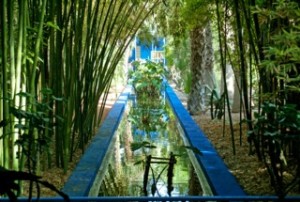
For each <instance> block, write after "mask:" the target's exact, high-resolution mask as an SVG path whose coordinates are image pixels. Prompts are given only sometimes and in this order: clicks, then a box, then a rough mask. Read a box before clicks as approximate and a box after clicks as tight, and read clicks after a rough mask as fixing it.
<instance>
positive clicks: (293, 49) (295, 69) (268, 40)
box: [215, 0, 300, 199]
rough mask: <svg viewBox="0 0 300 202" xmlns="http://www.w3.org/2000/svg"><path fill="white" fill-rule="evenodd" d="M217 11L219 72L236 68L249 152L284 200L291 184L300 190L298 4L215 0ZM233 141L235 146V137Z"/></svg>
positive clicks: (292, 2) (295, 2) (280, 1)
mask: <svg viewBox="0 0 300 202" xmlns="http://www.w3.org/2000/svg"><path fill="white" fill-rule="evenodd" d="M215 9H216V16H217V20H216V22H217V30H218V38H219V47H220V49H219V50H220V60H221V61H220V64H221V66H222V69H223V73H224V72H226V64H231V65H232V66H233V68H234V72H235V78H236V80H237V81H236V82H237V83H238V84H239V92H240V93H239V94H240V100H241V103H242V104H241V105H240V108H241V110H240V111H241V112H244V115H245V116H244V117H245V119H244V120H245V123H246V124H247V129H248V136H247V137H248V142H249V143H250V154H256V155H257V157H258V159H260V160H261V161H262V162H263V163H264V165H265V166H266V168H267V171H268V173H269V176H270V182H271V185H272V186H273V187H274V190H275V192H276V194H277V195H278V196H279V197H280V198H281V199H283V198H284V196H285V195H286V194H287V193H288V192H289V191H290V190H291V189H293V188H294V187H295V186H296V187H298V189H299V188H300V186H299V185H300V184H299V182H300V179H299V169H300V164H299V162H300V161H299V160H300V156H299V154H300V152H299V149H297V147H298V146H297V145H299V143H300V141H299V140H300V138H299V131H300V122H299V109H300V105H299V92H300V91H299V89H300V86H299V71H300V56H299V51H300V48H299V44H300V38H299V32H300V29H299V25H300V21H299V19H300V18H299V17H300V12H299V10H300V3H299V1H287V0H278V1H263V0H261V1H255V0H242V1H241V0H235V1H226V0H225V1H224V0H216V1H215ZM254 95H255V99H254ZM253 99H254V100H255V103H256V107H257V111H254V112H253V111H252V106H251V100H253ZM227 102H228V101H227ZM224 106H225V105H224ZM228 111H229V112H230V108H229V107H228ZM253 114H254V116H253ZM241 122H242V119H241ZM232 133H233V131H232ZM240 134H241V133H240ZM241 139H242V138H240V144H242V141H241ZM232 140H233V149H234V135H232ZM252 145H253V146H254V147H253V148H252ZM286 169H288V170H289V172H291V173H293V174H292V175H293V177H292V178H291V179H286V178H285V177H284V174H283V173H284V172H285V171H286Z"/></svg>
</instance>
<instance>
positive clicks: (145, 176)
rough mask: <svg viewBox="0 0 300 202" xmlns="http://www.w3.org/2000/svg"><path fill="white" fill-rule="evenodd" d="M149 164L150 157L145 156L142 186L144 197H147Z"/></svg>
mask: <svg viewBox="0 0 300 202" xmlns="http://www.w3.org/2000/svg"><path fill="white" fill-rule="evenodd" d="M150 163H151V155H149V156H147V160H146V168H145V173H144V186H143V190H144V194H145V196H147V195H148V192H147V184H148V175H149V169H150Z"/></svg>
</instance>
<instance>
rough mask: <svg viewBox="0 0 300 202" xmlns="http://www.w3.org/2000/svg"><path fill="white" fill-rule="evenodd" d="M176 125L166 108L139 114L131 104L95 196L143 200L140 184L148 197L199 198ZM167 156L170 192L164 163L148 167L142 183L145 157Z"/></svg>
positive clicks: (131, 103)
mask: <svg viewBox="0 0 300 202" xmlns="http://www.w3.org/2000/svg"><path fill="white" fill-rule="evenodd" d="M141 117H142V118H141ZM146 119H147V120H146ZM154 119H155V120H156V121H155V122H154V123H155V124H153V120H154ZM141 121H142V122H144V123H146V126H145V125H143V123H142V122H141ZM176 124H177V123H176V118H175V116H174V115H173V114H172V110H171V109H170V107H168V106H165V105H164V106H163V108H160V109H159V110H157V109H155V110H153V111H151V109H150V108H148V109H143V110H141V109H140V108H138V105H136V104H135V103H134V102H129V106H128V107H127V111H126V112H125V115H124V118H123V119H122V121H121V124H120V127H119V129H118V131H117V134H116V135H117V136H118V137H116V144H115V151H114V152H115V153H114V155H112V156H111V161H110V164H109V165H110V166H109V167H108V170H107V172H106V175H105V178H104V179H103V181H102V184H101V187H100V190H99V195H100V196H143V195H144V193H145V190H144V189H143V186H144V184H145V185H147V186H146V187H145V188H146V192H147V194H148V195H149V196H152V195H154V196H169V195H172V196H183V195H200V194H201V192H202V191H201V187H200V184H199V180H198V178H197V175H196V174H195V171H194V168H193V166H192V164H191V162H190V160H189V156H188V154H187V151H186V148H185V147H184V144H183V140H182V138H181V136H180V134H179V132H178V130H177V127H176ZM170 154H174V157H175V158H176V163H175V164H174V169H173V173H172V175H173V178H171V180H172V182H173V183H172V189H171V188H170V178H168V167H166V164H164V163H151V169H150V171H149V175H148V178H147V182H144V177H145V176H144V174H145V168H146V159H147V156H150V155H151V156H152V157H156V158H165V159H169V158H170ZM167 165H168V164H167ZM168 180H169V190H168ZM168 192H169V193H168Z"/></svg>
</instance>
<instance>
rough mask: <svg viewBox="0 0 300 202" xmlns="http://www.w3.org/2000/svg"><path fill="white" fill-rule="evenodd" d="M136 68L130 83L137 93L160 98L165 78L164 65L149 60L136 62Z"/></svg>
mask: <svg viewBox="0 0 300 202" xmlns="http://www.w3.org/2000/svg"><path fill="white" fill-rule="evenodd" d="M133 65H134V66H135V68H136V70H135V71H134V72H132V74H131V76H130V80H129V83H131V84H132V85H133V87H134V90H135V92H136V95H137V96H138V97H139V96H146V97H152V98H154V99H155V98H159V96H160V92H161V90H162V82H163V78H164V73H165V70H164V67H163V66H162V64H160V63H155V62H152V61H147V62H146V63H140V62H137V61H136V62H134V63H133Z"/></svg>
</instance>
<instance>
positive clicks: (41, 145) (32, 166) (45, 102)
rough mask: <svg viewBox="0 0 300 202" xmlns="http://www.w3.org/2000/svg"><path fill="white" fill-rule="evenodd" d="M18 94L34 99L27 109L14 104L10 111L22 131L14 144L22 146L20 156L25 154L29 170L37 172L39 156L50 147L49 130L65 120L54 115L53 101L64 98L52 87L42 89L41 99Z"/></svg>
mask: <svg viewBox="0 0 300 202" xmlns="http://www.w3.org/2000/svg"><path fill="white" fill-rule="evenodd" d="M17 96H20V97H24V98H26V99H30V100H33V102H32V103H30V105H29V106H28V107H27V109H25V110H24V109H21V108H16V107H13V106H12V107H11V108H10V111H11V113H12V115H13V116H14V117H16V118H17V120H18V123H15V125H14V127H15V129H17V130H18V131H19V133H20V135H19V138H18V139H17V140H16V142H15V143H14V144H16V145H18V146H20V147H21V148H22V149H21V150H20V151H21V152H22V153H20V152H19V153H18V157H19V158H21V156H22V155H25V156H26V157H27V161H28V164H27V166H28V170H29V172H33V173H35V172H36V169H37V167H36V165H37V162H38V161H40V159H39V156H40V155H41V154H42V153H43V152H44V151H45V150H46V149H50V148H49V147H50V144H51V142H52V137H51V134H52V133H49V131H52V130H53V128H54V126H58V125H59V124H60V123H62V121H63V119H62V118H61V117H59V116H55V117H52V114H53V109H52V108H51V106H52V103H53V102H61V101H63V99H62V98H57V97H55V96H54V95H53V94H52V90H51V89H43V90H41V100H40V101H39V100H37V99H36V98H34V97H33V95H31V94H30V93H24V92H21V93H18V94H17ZM32 98H33V99H32ZM33 109H34V110H33ZM54 121H56V122H54ZM35 134H36V135H35Z"/></svg>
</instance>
